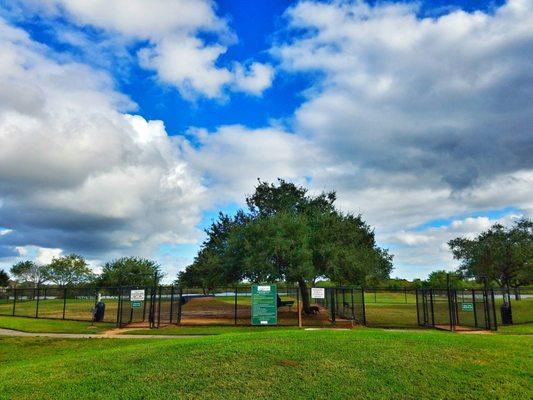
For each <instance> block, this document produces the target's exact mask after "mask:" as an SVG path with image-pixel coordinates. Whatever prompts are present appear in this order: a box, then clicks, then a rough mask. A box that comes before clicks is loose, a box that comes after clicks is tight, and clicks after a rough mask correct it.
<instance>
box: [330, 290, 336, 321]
mask: <svg viewBox="0 0 533 400" xmlns="http://www.w3.org/2000/svg"><path fill="white" fill-rule="evenodd" d="M335 290H336V289H335V288H332V289H331V291H330V293H331V322H332V323H333V324H335V307H336V305H335Z"/></svg>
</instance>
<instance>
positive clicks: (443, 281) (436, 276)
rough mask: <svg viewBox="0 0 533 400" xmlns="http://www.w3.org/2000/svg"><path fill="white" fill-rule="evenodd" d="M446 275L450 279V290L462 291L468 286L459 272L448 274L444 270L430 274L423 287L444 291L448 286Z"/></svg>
mask: <svg viewBox="0 0 533 400" xmlns="http://www.w3.org/2000/svg"><path fill="white" fill-rule="evenodd" d="M448 275H449V277H450V288H452V289H462V288H466V287H467V286H468V285H467V282H465V281H464V279H463V276H462V274H460V273H459V272H448V271H445V270H438V271H433V272H431V273H430V274H429V276H428V279H427V280H426V281H425V282H424V286H426V287H430V288H435V289H444V288H446V287H447V284H448V283H447V281H448Z"/></svg>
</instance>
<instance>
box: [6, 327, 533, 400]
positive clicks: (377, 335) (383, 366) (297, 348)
mask: <svg viewBox="0 0 533 400" xmlns="http://www.w3.org/2000/svg"><path fill="white" fill-rule="evenodd" d="M532 344H533V338H530V337H527V336H511V335H509V336H506V335H457V334H449V333H441V332H435V331H423V332H391V331H382V330H370V329H368V330H365V329H361V330H350V331H340V330H339V331H298V330H278V331H264V332H260V333H238V334H236V333H234V334H227V335H220V336H210V337H205V338H190V339H182V340H179V341H172V340H167V341H163V340H161V341H158V340H151V341H148V340H135V341H133V340H129V341H128V340H119V339H116V340H58V339H46V338H3V339H0V362H1V363H2V368H1V369H0V396H2V397H3V398H13V399H17V398H24V399H37V398H38V399H52V398H53V399H71V398H77V399H85V398H87V399H89V398H90V399H125V398H128V399H141V398H142V399H149V398H170V397H174V398H180V399H194V398H202V399H213V398H217V399H218V398H224V399H236V398H243V399H252V398H253V399H262V398H265V399H266V398H269V399H270V398H291V399H292V398H306V399H308V398H317V399H318V398H339V399H340V398H368V399H388V398H402V399H434V398H461V399H479V398H484V399H491V398H494V399H496V398H512V399H529V398H531V397H532V396H533V390H532V387H531V379H532V378H533V377H532V372H533V356H532V350H531V349H532V348H533V346H532Z"/></svg>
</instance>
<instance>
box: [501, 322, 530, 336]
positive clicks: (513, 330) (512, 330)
mask: <svg viewBox="0 0 533 400" xmlns="http://www.w3.org/2000/svg"><path fill="white" fill-rule="evenodd" d="M497 332H498V333H503V334H506V335H507V334H509V335H533V323H532V324H517V325H507V326H504V325H499V326H498V331H497Z"/></svg>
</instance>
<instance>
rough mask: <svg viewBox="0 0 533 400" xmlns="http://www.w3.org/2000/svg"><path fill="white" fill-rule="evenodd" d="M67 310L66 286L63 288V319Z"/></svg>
mask: <svg viewBox="0 0 533 400" xmlns="http://www.w3.org/2000/svg"><path fill="white" fill-rule="evenodd" d="M66 310H67V288H64V289H63V318H62V319H65V312H66Z"/></svg>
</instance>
